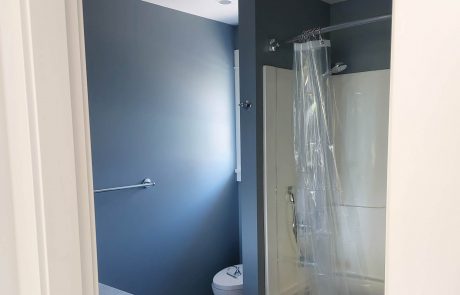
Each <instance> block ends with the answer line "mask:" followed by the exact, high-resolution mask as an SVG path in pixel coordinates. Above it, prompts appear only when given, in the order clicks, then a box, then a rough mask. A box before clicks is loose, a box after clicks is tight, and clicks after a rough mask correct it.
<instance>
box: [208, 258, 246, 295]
mask: <svg viewBox="0 0 460 295" xmlns="http://www.w3.org/2000/svg"><path fill="white" fill-rule="evenodd" d="M212 291H213V292H214V295H243V265H242V264H238V265H234V266H230V267H226V268H224V269H223V270H221V271H219V272H218V273H217V274H216V275H215V276H214V279H213V280H212Z"/></svg>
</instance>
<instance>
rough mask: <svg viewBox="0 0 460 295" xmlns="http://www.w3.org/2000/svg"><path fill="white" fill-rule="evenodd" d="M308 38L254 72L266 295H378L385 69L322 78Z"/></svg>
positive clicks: (312, 34)
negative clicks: (261, 142) (260, 128)
mask: <svg viewBox="0 0 460 295" xmlns="http://www.w3.org/2000/svg"><path fill="white" fill-rule="evenodd" d="M318 32H319V30H318V29H316V30H313V31H307V32H306V33H304V35H303V37H302V38H304V39H305V40H303V41H304V42H302V43H296V44H294V69H293V70H292V71H291V70H283V69H277V68H272V67H265V68H264V83H265V93H264V94H265V95H264V98H265V103H264V106H265V111H264V114H265V117H264V122H265V133H264V135H265V184H266V187H265V189H266V190H265V192H266V196H265V208H266V212H265V224H266V226H265V228H266V232H265V233H266V265H267V268H266V270H267V271H266V282H267V284H266V286H267V294H286V295H289V294H299V295H304V294H305V295H374V294H375V295H381V294H383V293H384V290H383V283H384V244H385V205H386V187H385V186H386V157H387V128H388V127H387V126H388V96H389V70H378V71H368V72H361V73H353V74H343V75H332V74H333V73H334V71H332V70H331V65H330V61H329V56H330V54H329V50H330V48H331V44H330V42H329V41H328V40H323V39H322V38H321V36H320V34H318ZM293 85H294V87H293Z"/></svg>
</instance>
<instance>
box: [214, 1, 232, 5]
mask: <svg viewBox="0 0 460 295" xmlns="http://www.w3.org/2000/svg"><path fill="white" fill-rule="evenodd" d="M217 2H219V3H220V4H223V5H227V4H231V3H232V0H217Z"/></svg>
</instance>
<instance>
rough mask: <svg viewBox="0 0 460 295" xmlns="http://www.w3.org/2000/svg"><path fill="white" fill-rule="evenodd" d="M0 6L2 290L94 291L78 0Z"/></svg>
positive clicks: (28, 0) (15, 0) (19, 0)
mask: <svg viewBox="0 0 460 295" xmlns="http://www.w3.org/2000/svg"><path fill="white" fill-rule="evenodd" d="M1 6H2V7H1V9H0V129H1V130H0V131H1V132H0V159H6V160H5V162H6V163H2V169H1V170H0V173H3V174H0V176H1V175H3V176H4V177H2V178H1V180H0V195H1V198H0V206H4V205H6V206H7V207H5V208H10V210H9V211H8V212H10V213H11V214H9V216H6V215H5V216H0V222H2V227H1V229H2V231H5V232H7V233H8V235H6V238H3V239H2V240H1V243H0V251H1V252H2V256H3V255H4V254H5V256H8V258H9V259H8V262H7V263H3V262H2V265H1V266H0V274H8V282H7V284H6V283H5V284H3V281H2V279H3V278H0V293H1V294H21V295H31V294H40V295H44V294H47V295H48V294H49V295H54V294H56V295H57V294H66V295H73V294H85V295H93V294H98V284H97V283H98V279H97V259H96V235H95V222H94V202H93V188H92V187H93V185H92V172H91V171H92V168H91V149H90V132H89V116H88V114H89V112H88V99H87V87H86V64H85V50H84V38H83V36H84V35H83V13H82V1H81V0H64V1H62V0H46V1H36V0H3V1H2V4H1ZM7 218H8V220H6V219H7ZM4 221H6V222H4ZM2 260H3V259H2Z"/></svg>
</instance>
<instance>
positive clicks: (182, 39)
mask: <svg viewBox="0 0 460 295" xmlns="http://www.w3.org/2000/svg"><path fill="white" fill-rule="evenodd" d="M391 8H392V3H391V0H372V1H369V0H367V1H366V0H339V1H337V0H302V1H297V0H288V1H282V2H281V1H277V0H269V1H256V0H250V1H240V2H239V3H238V1H237V0H231V1H230V0H229V1H218V0H209V1H204V0H202V1H194V2H193V4H191V3H189V1H162V0H145V1H142V0H84V1H83V12H84V28H85V50H86V64H87V79H88V100H89V115H90V127H91V128H90V130H91V149H92V169H93V183H94V190H95V194H94V206H95V224H96V238H97V261H98V279H99V283H100V293H101V294H102V295H106V294H107V295H109V294H110V295H112V294H113V295H116V294H120V295H122V294H136V295H147V294H168V295H169V294H171V295H174V294H200V295H204V294H209V295H211V294H216V295H220V294H224V295H233V294H243V293H244V294H251V295H252V294H270V295H284V294H285V295H290V294H292V295H294V294H302V295H303V294H305V295H306V294H310V295H315V294H326V293H324V291H323V292H321V291H320V290H319V289H318V290H316V291H315V290H314V288H313V287H311V286H310V289H309V288H306V287H305V286H302V287H299V286H297V283H298V282H300V281H302V280H301V279H298V275H299V273H301V272H299V273H298V272H296V269H297V268H298V261H297V260H298V259H299V257H298V255H297V254H298V253H295V252H296V250H294V252H293V253H291V254H290V255H291V257H290V259H291V260H288V261H287V262H286V261H283V260H282V258H281V256H280V253H279V252H276V251H281V250H279V249H281V248H282V245H283V243H285V242H286V241H285V240H283V239H292V237H293V236H292V235H293V233H291V231H290V229H289V224H290V223H291V222H292V218H293V215H295V214H296V212H295V210H294V209H292V208H291V207H290V205H289V204H288V203H283V202H280V201H279V200H284V196H285V188H287V187H292V186H293V187H295V186H296V183H295V177H294V176H293V177H291V178H292V181H291V182H289V181H288V182H289V183H288V184H287V183H285V184H283V186H285V187H283V188H279V187H278V186H279V185H280V184H279V183H278V181H279V180H280V179H281V178H282V176H279V175H277V176H276V177H274V178H270V175H271V174H272V173H274V172H275V171H283V169H287V170H286V171H285V172H283V173H285V175H291V174H292V175H294V174H295V168H294V166H295V165H294V164H293V163H294V162H293V158H292V159H291V160H292V165H291V166H290V167H287V166H286V167H284V166H283V164H282V163H283V161H284V159H285V158H286V157H290V155H291V154H292V152H293V151H294V146H293V143H292V138H291V139H289V136H290V135H293V126H292V106H293V99H292V98H293V96H294V94H293V89H294V87H295V79H294V78H293V76H292V71H293V70H292V69H293V64H294V63H295V61H294V54H293V52H294V50H293V45H292V44H291V43H288V42H286V41H287V40H290V39H292V38H293V37H295V36H298V35H299V34H302V33H303V32H304V31H305V30H307V29H318V28H325V27H329V26H331V25H332V26H333V25H338V24H343V23H349V22H354V21H360V20H368V19H372V18H376V17H377V18H378V17H382V16H383V17H385V19H382V20H379V21H375V22H370V23H368V24H367V23H366V24H362V25H360V26H352V27H350V28H345V29H341V30H337V31H332V32H325V33H322V34H321V35H319V37H318V36H315V37H314V38H320V39H321V40H323V39H324V40H326V41H330V46H329V48H328V49H327V51H328V52H327V54H326V55H327V59H328V63H329V64H330V67H331V71H333V70H334V65H335V72H334V71H333V72H332V74H331V84H332V86H331V87H332V88H333V89H334V91H335V92H336V93H335V98H336V99H338V100H337V102H335V103H337V105H338V109H339V114H338V116H342V117H340V120H338V122H340V123H337V124H339V125H340V124H342V125H340V126H339V125H338V126H337V129H338V130H340V127H341V126H342V127H343V130H342V131H339V133H340V132H342V133H341V134H340V135H339V136H338V137H337V138H334V139H335V141H337V142H336V143H337V144H338V145H339V146H338V147H337V151H336V156H337V163H336V164H337V165H338V176H339V178H341V181H342V189H343V191H344V192H343V194H344V199H347V197H349V196H348V195H347V194H358V195H359V196H358V197H357V198H358V199H359V200H361V201H363V202H364V203H365V204H361V203H359V204H354V205H353V207H355V206H357V207H361V206H364V207H366V206H368V207H369V208H368V210H371V211H369V212H370V213H369V214H368V213H367V212H368V211H366V210H365V211H364V212H366V213H362V212H360V211H359V210H360V209H357V208H355V209H356V210H355V211H353V212H352V213H353V214H355V215H356V216H360V217H359V218H357V219H359V220H358V221H357V222H358V223H354V224H353V225H351V226H354V227H353V229H355V230H356V228H358V230H362V231H363V232H362V235H360V233H361V232H358V233H354V234H355V235H356V236H353V238H351V239H352V240H355V242H356V240H358V237H359V243H358V242H356V243H357V244H359V245H357V247H358V248H359V249H360V251H361V252H359V253H360V254H362V255H364V256H366V258H368V261H367V266H368V267H369V269H370V270H372V271H375V272H374V273H372V271H370V272H371V273H368V274H367V273H366V274H365V273H361V274H356V270H353V271H354V272H353V275H363V277H366V278H370V280H371V282H375V283H376V284H377V285H375V286H374V285H372V284H371V285H372V286H370V287H369V285H366V287H365V291H363V290H361V289H360V290H359V291H347V292H349V293H337V294H344V295H345V294H346V295H353V294H356V295H360V294H363V295H364V294H365V295H374V294H375V295H380V294H383V282H384V279H385V278H384V258H385V257H384V247H385V209H384V207H385V202H386V188H385V186H386V157H387V132H388V98H389V93H388V91H389V68H390V48H391V41H390V39H391V19H390V18H389V17H388V16H390V15H391ZM315 40H316V39H315ZM318 40H319V39H318ZM306 41H311V40H303V42H306ZM297 43H301V42H297ZM283 75H285V76H284V78H283ZM283 79H284V80H283ZM337 79H341V81H339V82H336V80H337ZM337 83H339V84H340V83H341V84H340V85H341V86H337V85H335V84H337ZM280 85H284V86H280ZM282 87H285V88H282ZM337 87H340V89H339V88H337ZM273 89H275V93H271V92H270V91H272V90H273ZM276 89H278V90H276ZM374 89H378V91H377V92H379V91H380V92H379V93H378V94H376V95H373V94H375V93H374V91H373V90H374ZM276 91H278V92H276ZM283 91H284V92H283ZM366 91H367V92H366ZM342 92H343V93H342ZM345 92H346V93H345ZM358 92H360V95H361V96H360V97H358V98H357V97H354V96H353V94H356V93H358ZM369 93H371V94H370V96H369V97H367V96H366V95H369ZM347 95H348V96H347ZM345 98H346V99H347V101H343V100H340V99H345ZM359 99H366V100H365V102H364V103H363V102H362V101H360V100H359ZM271 104H273V105H272V106H274V108H279V110H280V111H279V112H278V110H273V111H272V112H271V111H270V107H271ZM281 105H283V106H284V107H283V108H282V109H283V110H284V113H282V112H283V111H281ZM267 108H268V109H267ZM335 115H337V114H335ZM280 116H281V117H280ZM343 116H345V117H346V118H345V119H344V118H343ZM352 116H356V117H355V118H354V119H353V118H351V117H352ZM279 118H281V119H280V120H278V119H279ZM273 124H275V125H276V124H281V125H279V126H278V125H276V126H275V125H273ZM270 126H272V127H273V126H274V127H273V128H275V129H276V128H285V129H283V130H281V131H280V132H279V130H278V131H273V130H272V129H270V128H272V127H270ZM280 126H281V127H280ZM282 134H284V135H285V136H287V137H286V138H282V136H281V135H282ZM278 136H281V137H280V138H278ZM347 138H351V139H349V140H347ZM285 139H286V140H287V142H288V144H287V145H283V144H282V143H283V142H284V140H285ZM270 141H272V142H271V143H270ZM280 144H281V145H282V146H283V148H285V149H284V150H283V151H282V152H284V154H282V155H280V154H276V153H275V154H272V151H271V149H272V148H275V149H276V148H280V150H281V147H280ZM340 144H343V145H344V146H345V148H344V149H343V150H341V149H340ZM375 145H377V146H375ZM273 159H276V160H273ZM272 160H273V161H272ZM278 160H280V161H278ZM287 162H289V160H287ZM280 163H281V164H280ZM288 170H289V171H288ZM342 174H344V175H342ZM286 177H287V176H286ZM359 187H361V188H359ZM277 189H278V190H279V191H281V190H283V192H282V193H281V192H280V193H277V194H274V195H272V194H271V193H272V192H274V191H277ZM374 193H376V194H377V196H375V195H372V196H368V195H369V194H374ZM366 196H367V197H370V201H372V200H374V199H372V198H377V199H378V201H377V204H374V203H372V202H371V203H372V204H367V203H366V200H367V199H365V198H366ZM273 202H274V203H273ZM283 206H284V207H283ZM374 207H375V208H374ZM377 207H378V208H377ZM289 208H291V209H292V210H291V209H289ZM372 208H373V209H372ZM286 210H287V211H289V210H291V211H290V212H287V211H286ZM372 210H373V211H372ZM358 211H359V212H358ZM281 212H284V213H283V214H285V215H283V214H282V213H281ZM286 212H287V213H286ZM350 212H351V211H350ZM350 212H349V213H350ZM352 213H350V214H352ZM363 215H364V216H365V217H362V216H363ZM376 216H377V217H376ZM353 220H355V219H353ZM355 221H356V220H355ZM363 224H365V225H367V226H366V227H364V226H362V225H363ZM286 226H287V227H286ZM359 226H361V227H359ZM281 228H282V231H283V230H284V234H280V229H281ZM369 233H372V234H370V235H368V234H369ZM287 236H290V237H289V238H288V237H287ZM294 239H295V238H294ZM370 240H373V241H374V243H370ZM295 247H296V246H294V248H295ZM374 250H375V251H374ZM372 251H374V252H375V253H374V254H373V255H370V254H369V252H372ZM275 252H276V253H275ZM273 255H274V256H273ZM296 255H297V256H296ZM369 255H370V256H369ZM367 256H369V257H367ZM352 264H353V263H352ZM243 265H244V269H243ZM283 265H285V266H283ZM243 274H244V275H243ZM283 274H284V275H283ZM243 277H244V284H243ZM287 277H288V278H287ZM292 282H294V285H295V286H294V285H292V286H291V285H290V284H291V283H292ZM283 284H287V285H289V287H286V288H284V287H283V286H282V285H283ZM347 284H350V283H347ZM293 286H294V287H293ZM333 294H335V293H329V294H327V295H333Z"/></svg>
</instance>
